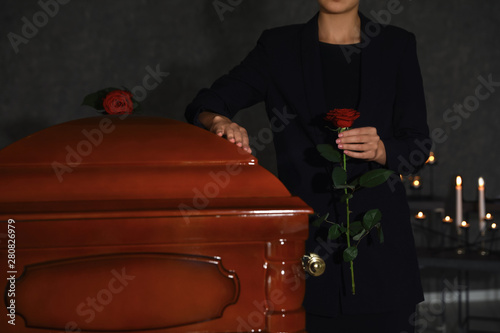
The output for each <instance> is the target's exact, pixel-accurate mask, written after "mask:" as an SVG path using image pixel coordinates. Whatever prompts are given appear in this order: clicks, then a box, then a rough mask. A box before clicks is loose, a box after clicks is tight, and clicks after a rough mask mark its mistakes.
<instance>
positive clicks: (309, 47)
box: [300, 14, 327, 142]
mask: <svg viewBox="0 0 500 333" xmlns="http://www.w3.org/2000/svg"><path fill="white" fill-rule="evenodd" d="M300 42H301V44H300V48H301V63H302V75H303V82H304V89H305V95H306V102H307V104H306V105H307V113H308V118H309V119H310V120H311V123H310V124H307V125H309V126H311V125H313V126H312V127H313V128H314V137H315V140H314V141H316V142H317V141H318V139H319V135H320V131H319V129H318V126H317V124H316V122H317V119H318V117H322V115H324V114H325V112H326V111H327V110H326V102H325V91H324V87H323V76H322V73H321V57H320V53H319V40H318V14H316V15H315V16H314V17H313V18H312V19H311V20H310V21H309V22H307V23H306V24H305V26H304V30H303V31H302V36H301V41H300ZM309 126H308V127H309Z"/></svg>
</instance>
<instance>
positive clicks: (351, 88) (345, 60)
mask: <svg viewBox="0 0 500 333" xmlns="http://www.w3.org/2000/svg"><path fill="white" fill-rule="evenodd" d="M350 47H356V44H354V45H336V44H328V43H322V42H320V43H319V51H320V56H321V66H322V69H323V70H322V72H323V86H324V89H325V100H326V107H327V111H328V110H333V109H336V108H338V109H355V110H356V109H357V108H358V102H359V91H360V75H361V54H360V53H353V54H351V53H350V52H349V51H348V48H350Z"/></svg>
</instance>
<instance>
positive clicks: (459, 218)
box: [455, 176, 464, 235]
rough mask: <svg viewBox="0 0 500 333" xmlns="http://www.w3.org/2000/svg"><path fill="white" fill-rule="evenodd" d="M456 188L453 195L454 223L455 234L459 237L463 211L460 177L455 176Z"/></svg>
mask: <svg viewBox="0 0 500 333" xmlns="http://www.w3.org/2000/svg"><path fill="white" fill-rule="evenodd" d="M456 184H457V186H455V193H456V204H455V207H456V213H455V221H456V224H457V233H458V234H459V235H461V234H462V229H461V228H460V225H461V223H462V221H463V219H464V217H463V209H462V177H460V176H457V182H456Z"/></svg>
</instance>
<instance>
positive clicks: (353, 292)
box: [340, 127, 356, 295]
mask: <svg viewBox="0 0 500 333" xmlns="http://www.w3.org/2000/svg"><path fill="white" fill-rule="evenodd" d="M348 129H349V128H347V127H345V128H342V129H341V130H340V133H342V132H343V131H346V130H348ZM342 155H343V157H344V165H343V167H344V171H345V173H346V175H347V158H346V155H345V154H344V153H342ZM346 184H347V180H346ZM344 193H345V198H346V200H345V206H346V210H347V231H346V237H347V248H350V247H351V231H350V229H349V227H350V223H349V217H350V215H351V211H350V210H349V195H348V193H347V187H346V188H344ZM349 263H350V265H351V283H352V294H353V295H355V294H356V285H355V283H354V263H353V261H352V260H351V261H349Z"/></svg>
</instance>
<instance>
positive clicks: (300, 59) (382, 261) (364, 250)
mask: <svg viewBox="0 0 500 333" xmlns="http://www.w3.org/2000/svg"><path fill="white" fill-rule="evenodd" d="M360 18H361V29H362V36H366V38H364V39H363V41H362V43H361V44H360V45H359V47H357V48H352V50H349V51H350V52H351V53H350V56H351V57H354V56H356V54H361V57H360V58H361V59H360V61H361V69H362V70H361V78H360V83H359V86H360V87H359V88H360V91H361V93H360V94H359V98H358V99H359V103H358V107H357V110H358V111H359V112H360V114H361V116H360V117H359V118H358V119H356V122H355V124H354V127H365V126H372V127H375V128H376V129H377V133H378V135H379V136H380V138H381V139H382V141H383V142H384V145H385V149H386V155H387V164H386V165H385V166H382V165H379V164H377V163H375V162H366V161H359V164H358V165H356V167H354V166H352V165H351V166H352V167H350V169H349V170H352V171H353V172H358V171H359V172H360V173H361V172H363V173H364V172H366V171H367V170H371V169H375V168H388V169H390V170H393V171H395V172H397V173H402V174H409V173H415V172H416V171H418V169H419V168H420V167H421V166H423V165H424V163H425V161H426V159H427V156H428V152H429V149H430V146H431V144H432V141H431V140H430V139H429V129H428V126H427V118H426V107H425V98H424V90H423V84H422V77H421V74H420V67H419V64H418V59H417V52H416V41H415V36H414V35H413V34H411V33H409V32H407V31H405V30H403V29H401V28H397V27H394V26H391V25H387V26H381V25H378V24H377V23H375V22H372V21H370V20H368V19H367V18H366V17H365V16H363V15H362V14H360ZM374 29H376V31H375V30H374ZM368 37H369V38H368ZM323 73H324V69H323V68H322V66H321V55H320V47H319V40H318V15H316V16H315V17H314V18H312V19H311V20H310V21H309V22H308V23H306V24H296V25H290V26H285V27H279V28H274V29H271V30H266V31H265V32H264V33H263V34H262V36H261V37H260V38H259V40H258V42H257V45H256V46H255V48H254V49H253V50H252V51H251V52H250V53H249V54H248V56H247V57H246V58H245V59H244V60H243V61H242V62H241V63H240V64H239V65H238V66H236V67H234V68H233V69H232V70H231V71H230V72H229V73H228V74H227V75H224V76H222V77H221V78H219V79H217V80H216V81H215V82H214V83H213V85H212V86H211V87H210V88H209V89H203V90H201V91H200V92H199V94H198V95H197V96H196V98H195V99H194V100H193V102H192V103H191V104H190V105H189V106H188V108H187V110H186V118H187V119H188V121H190V122H192V123H195V124H198V125H200V126H202V125H201V124H200V123H199V121H198V120H197V118H198V114H199V113H200V112H201V111H202V110H211V111H214V112H217V113H219V114H222V115H224V116H227V117H229V118H232V117H233V116H234V115H235V114H236V113H237V112H238V111H239V110H241V109H244V108H247V107H250V106H252V105H254V104H256V103H259V102H262V101H264V102H265V107H266V111H267V113H268V116H269V119H270V123H271V127H272V129H273V135H274V145H275V147H276V160H277V167H278V174H279V178H280V180H281V181H282V182H283V183H284V184H285V185H286V186H287V188H288V190H289V191H290V192H291V194H292V195H297V196H300V197H301V198H302V199H303V200H304V201H305V202H306V203H307V204H309V205H310V206H311V207H312V208H313V209H314V210H315V211H316V212H318V213H324V212H326V210H327V209H329V208H331V207H332V206H333V205H332V191H331V190H330V189H326V188H325V184H330V183H331V175H330V174H328V173H327V172H326V167H325V165H326V164H328V163H327V162H328V161H326V159H324V158H323V157H321V156H320V155H319V153H318V151H317V150H316V145H317V144H318V143H325V141H324V139H325V138H324V137H323V135H322V131H321V127H324V126H319V125H318V123H317V122H316V121H315V120H316V118H317V117H324V114H325V110H327V109H328V107H327V105H326V102H325V88H324V82H323V76H324V74H323ZM334 104H337V103H334ZM354 160H355V159H352V160H351V163H352V164H354V163H355V161H354ZM330 164H331V163H330ZM350 203H352V206H351V207H350V208H351V210H352V211H353V213H352V216H353V218H356V216H357V215H359V214H361V213H363V212H366V211H367V210H369V209H373V208H379V209H380V210H381V212H382V216H383V217H382V221H381V223H382V225H383V230H384V236H385V242H384V244H380V243H379V242H377V241H374V240H376V238H375V237H376V235H373V236H374V237H371V236H370V237H368V238H365V239H363V241H362V242H361V243H360V245H359V255H358V257H357V258H356V260H355V272H354V274H355V277H356V295H355V296H353V295H352V294H351V286H350V273H349V265H348V263H345V262H343V261H342V260H337V255H338V253H339V251H338V249H337V248H336V247H335V245H336V244H335V243H333V242H331V241H329V240H327V239H326V235H327V234H328V228H327V226H325V225H322V226H321V227H320V228H317V227H315V226H313V225H310V228H309V233H310V238H309V240H308V241H307V243H306V251H307V252H314V253H317V254H318V255H320V256H322V257H323V258H324V259H325V261H326V262H327V265H326V271H325V274H323V275H322V276H320V277H314V278H312V277H311V278H308V279H307V280H306V295H305V300H304V306H305V308H306V311H308V312H310V313H313V314H318V315H323V316H335V315H336V314H338V313H339V312H341V313H345V314H355V313H376V312H385V311H392V310H394V309H397V308H399V307H401V306H404V305H414V304H416V303H418V302H420V301H422V300H423V292H422V287H421V284H420V278H419V267H418V263H417V256H416V251H415V245H414V240H413V234H412V229H411V224H410V211H409V207H408V203H407V200H406V194H405V189H404V186H403V184H402V182H401V180H400V178H399V177H397V176H396V177H393V178H391V179H390V180H389V181H388V182H387V183H386V184H383V185H380V186H377V187H375V188H369V189H363V190H362V191H359V192H357V193H356V196H355V198H354V199H353V200H352V201H350Z"/></svg>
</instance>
